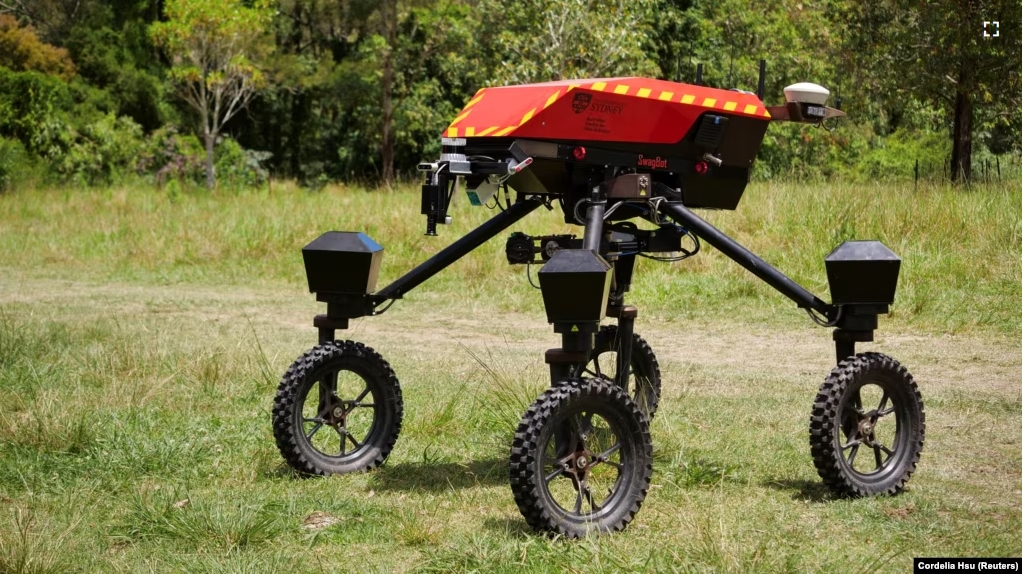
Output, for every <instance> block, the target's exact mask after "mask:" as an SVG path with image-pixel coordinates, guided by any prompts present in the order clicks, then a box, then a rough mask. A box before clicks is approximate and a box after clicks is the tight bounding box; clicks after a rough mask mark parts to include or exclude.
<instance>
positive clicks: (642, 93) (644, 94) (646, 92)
mask: <svg viewBox="0 0 1023 574" xmlns="http://www.w3.org/2000/svg"><path fill="white" fill-rule="evenodd" d="M636 95H637V96H639V97H641V98H649V97H650V88H640V89H639V91H638V92H636Z"/></svg>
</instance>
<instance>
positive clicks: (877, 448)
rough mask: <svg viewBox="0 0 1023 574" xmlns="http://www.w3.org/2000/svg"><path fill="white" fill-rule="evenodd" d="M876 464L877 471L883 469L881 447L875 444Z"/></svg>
mask: <svg viewBox="0 0 1023 574" xmlns="http://www.w3.org/2000/svg"><path fill="white" fill-rule="evenodd" d="M874 462H876V463H877V466H876V467H874V469H875V470H877V469H878V468H881V466H882V465H881V446H880V445H878V444H876V443H875V444H874Z"/></svg>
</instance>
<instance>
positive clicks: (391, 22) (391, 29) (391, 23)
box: [380, 0, 398, 186]
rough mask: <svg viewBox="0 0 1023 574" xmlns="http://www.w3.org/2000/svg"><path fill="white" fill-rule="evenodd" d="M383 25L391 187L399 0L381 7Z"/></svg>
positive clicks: (386, 175)
mask: <svg viewBox="0 0 1023 574" xmlns="http://www.w3.org/2000/svg"><path fill="white" fill-rule="evenodd" d="M380 15H381V23H382V24H383V27H384V33H385V34H386V35H387V50H386V51H385V52H384V78H383V86H382V88H383V89H382V92H383V102H381V103H382V106H381V107H382V108H383V125H382V126H381V130H380V131H381V134H382V135H383V150H382V151H383V154H382V155H383V157H382V158H381V159H382V161H383V174H382V175H383V180H384V181H383V183H384V185H386V186H390V185H391V183H392V182H393V181H394V131H393V129H392V125H391V124H392V123H393V120H394V109H393V103H392V101H391V89H392V86H393V84H394V47H395V44H396V43H397V35H398V0H386V1H385V2H383V5H382V6H381V7H380Z"/></svg>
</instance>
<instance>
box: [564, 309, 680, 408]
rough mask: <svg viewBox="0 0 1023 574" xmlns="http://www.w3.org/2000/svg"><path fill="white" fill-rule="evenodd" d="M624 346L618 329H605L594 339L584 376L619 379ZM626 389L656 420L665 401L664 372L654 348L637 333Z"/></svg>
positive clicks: (601, 329)
mask: <svg viewBox="0 0 1023 574" xmlns="http://www.w3.org/2000/svg"><path fill="white" fill-rule="evenodd" d="M621 344H622V341H621V339H620V338H619V337H618V327H616V326H615V325H605V326H603V327H601V328H600V330H599V331H597V334H596V335H595V336H594V338H593V351H592V353H591V354H590V361H589V362H588V363H587V364H586V365H584V366H583V368H582V372H581V373H580V376H584V375H585V376H590V377H594V378H598V379H599V378H604V379H609V380H611V381H615V380H617V379H616V376H617V374H618V364H617V360H618V350H619V349H620V348H621ZM625 390H626V392H628V393H629V395H631V396H632V400H633V401H634V402H635V403H636V406H638V407H639V410H640V411H641V412H642V413H643V414H644V415H646V416H647V417H649V418H651V419H652V418H654V413H655V412H657V403H658V402H659V401H660V398H661V369H660V367H659V366H658V364H657V357H656V356H655V355H654V351H653V349H651V348H650V345H649V344H647V342H646V341H645V340H643V337H640V336H639V335H637V334H635V333H633V334H632V359H631V361H629V382H628V388H626V389H625Z"/></svg>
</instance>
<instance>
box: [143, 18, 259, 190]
mask: <svg viewBox="0 0 1023 574" xmlns="http://www.w3.org/2000/svg"><path fill="white" fill-rule="evenodd" d="M164 13H165V14H166V16H167V21H165V22H158V23H156V24H153V25H152V27H151V32H152V35H153V39H154V40H155V41H156V43H157V44H158V45H160V46H161V47H163V48H164V49H165V50H166V51H167V53H168V55H169V56H170V59H171V63H172V65H171V68H170V70H169V74H170V77H171V80H172V81H173V82H175V84H176V85H177V86H178V89H179V94H180V95H181V96H182V97H183V98H184V100H185V101H186V102H187V103H188V105H189V106H191V107H192V109H193V110H195V111H196V112H198V114H199V120H200V125H201V128H202V136H203V139H204V140H205V143H206V182H207V186H208V187H210V188H212V187H213V185H214V183H215V179H214V177H215V176H214V173H215V170H214V160H213V146H214V142H215V141H216V138H217V136H218V135H220V132H221V130H222V129H223V127H224V124H225V123H226V122H227V121H228V120H230V119H231V118H232V117H233V116H234V115H235V114H237V113H238V112H239V111H241V110H242V109H243V108H244V107H245V106H246V105H247V104H248V102H249V100H250V99H251V98H252V96H253V95H254V94H255V93H256V91H257V90H259V89H260V88H262V87H263V85H264V83H265V78H264V76H263V72H262V70H260V68H259V66H258V60H259V57H260V56H261V55H262V54H263V53H264V52H265V50H267V49H268V47H267V45H266V43H265V42H264V40H265V31H266V29H267V27H268V25H269V24H270V20H271V18H272V14H273V12H272V10H271V8H270V3H269V0H258V1H257V2H256V3H255V4H254V5H253V6H252V7H251V8H250V7H246V6H245V5H243V4H242V3H241V1H240V0H232V1H225V2H205V1H202V0H168V1H167V2H166V4H165V5H164Z"/></svg>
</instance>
